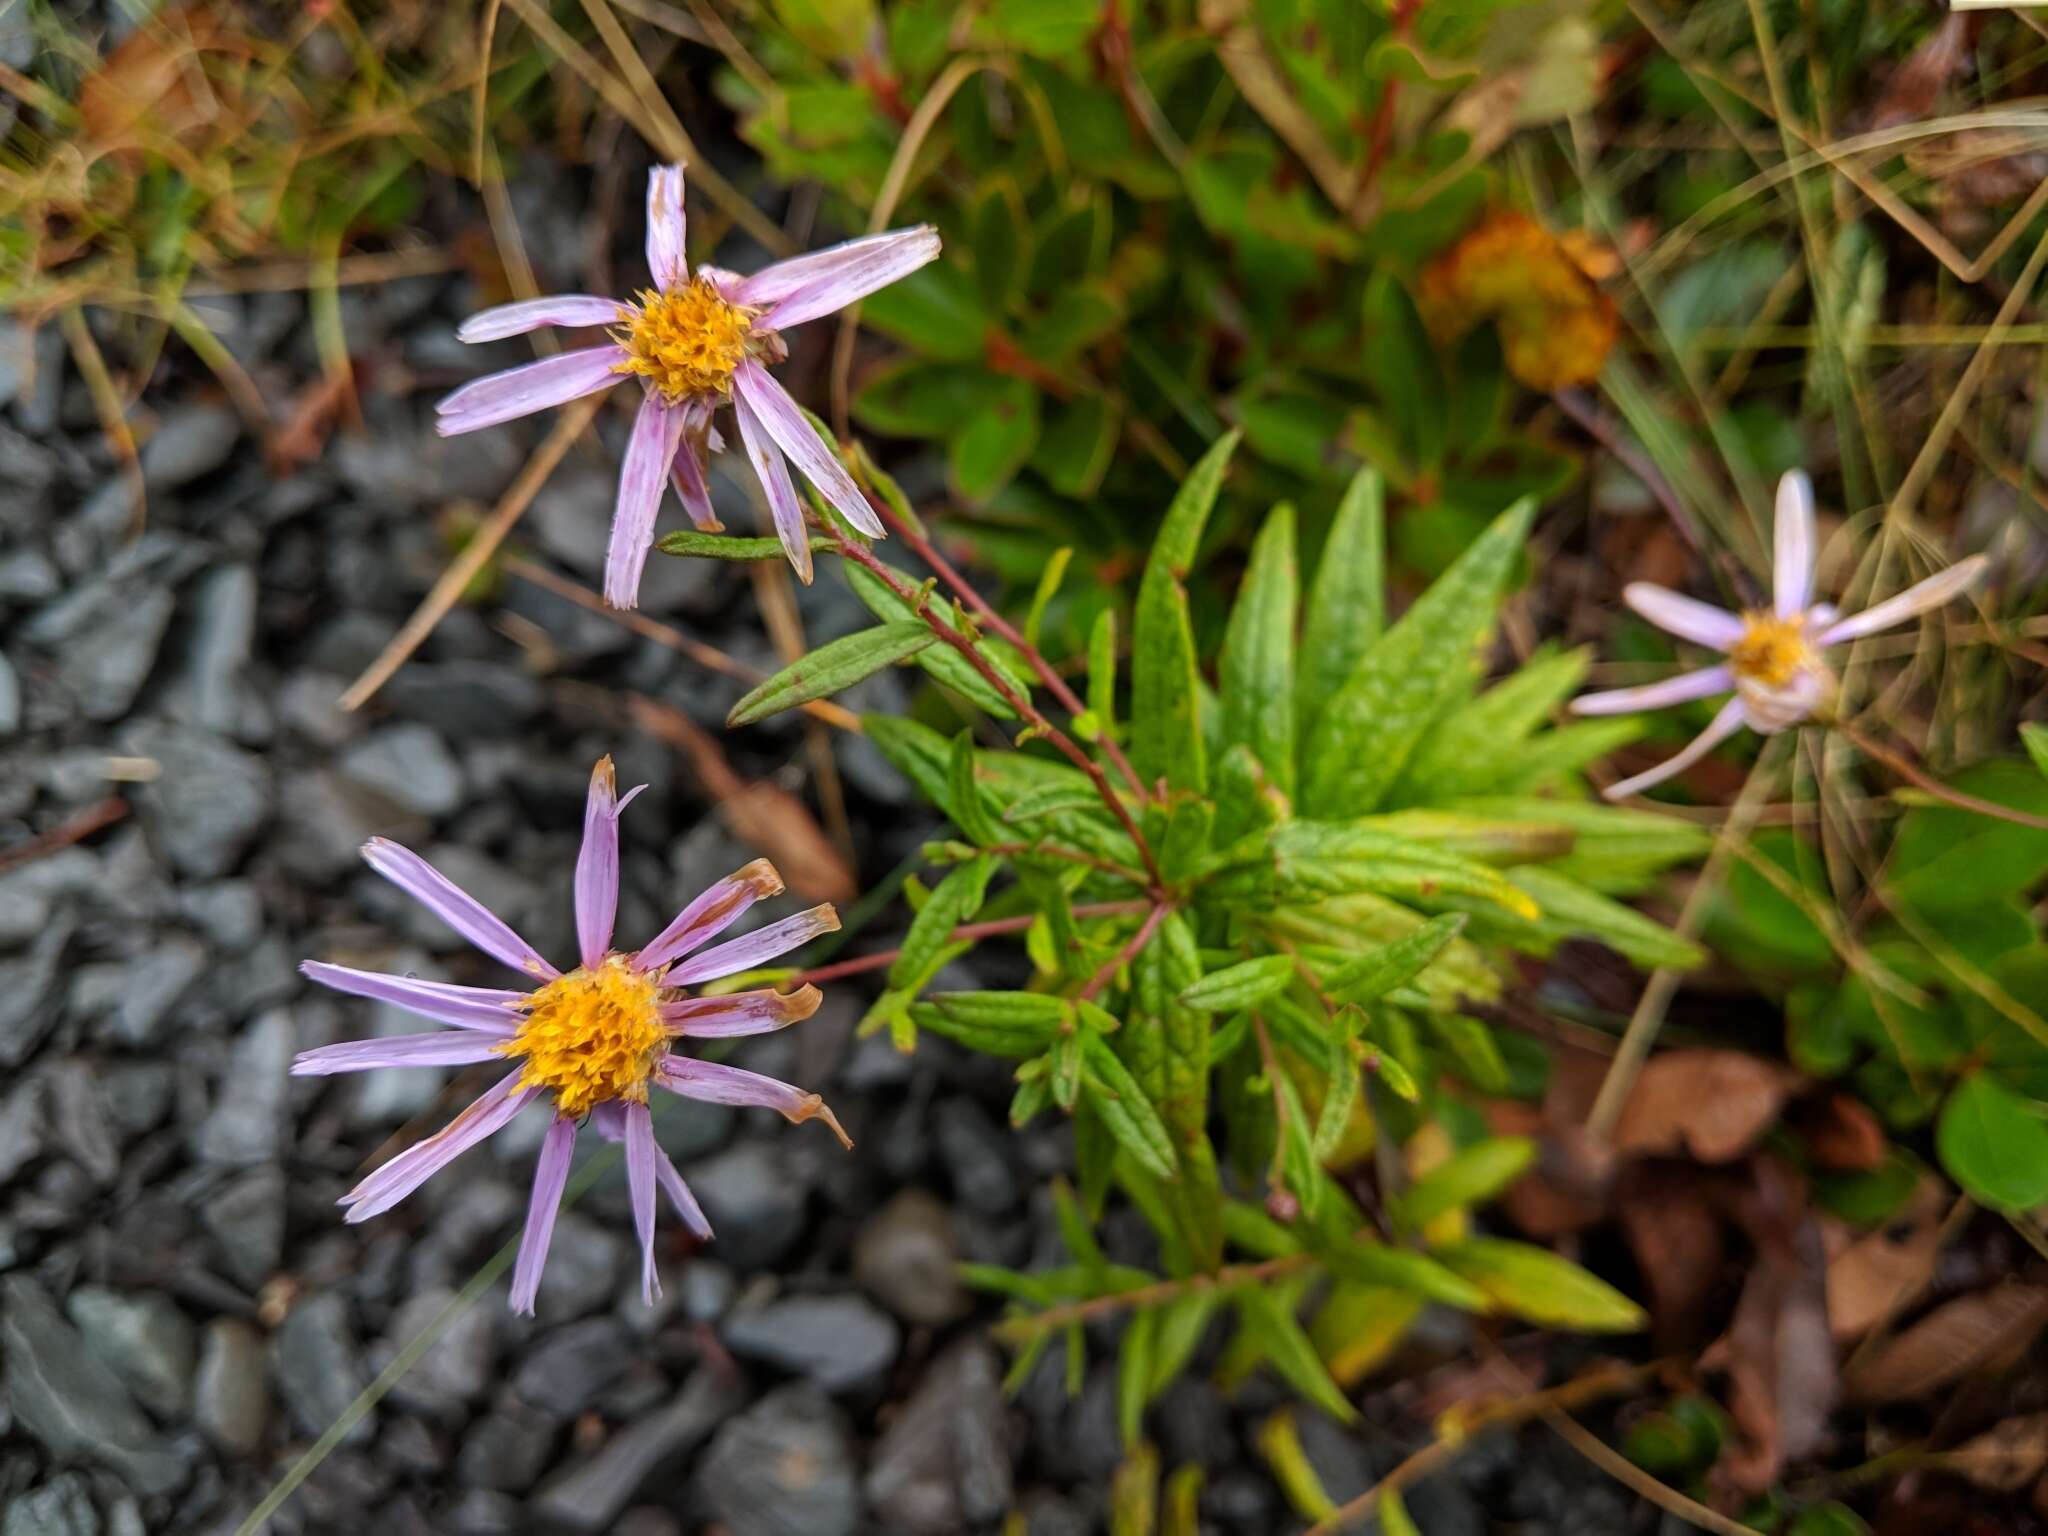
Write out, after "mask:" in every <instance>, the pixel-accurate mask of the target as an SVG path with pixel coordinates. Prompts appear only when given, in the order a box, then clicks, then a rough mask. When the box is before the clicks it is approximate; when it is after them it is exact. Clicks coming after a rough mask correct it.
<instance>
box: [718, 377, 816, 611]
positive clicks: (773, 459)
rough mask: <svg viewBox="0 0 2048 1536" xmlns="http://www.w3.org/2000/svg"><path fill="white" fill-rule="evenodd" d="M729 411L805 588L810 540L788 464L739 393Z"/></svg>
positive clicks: (786, 551)
mask: <svg viewBox="0 0 2048 1536" xmlns="http://www.w3.org/2000/svg"><path fill="white" fill-rule="evenodd" d="M732 412H733V415H734V416H736V417H737V418H738V419H739V424H740V446H741V447H743V448H745V449H746V451H747V457H748V459H750V460H751V461H752V462H753V465H754V473H755V474H757V475H759V476H760V477H761V489H762V490H764V491H766V492H767V493H768V511H769V513H770V515H771V516H773V518H774V519H775V536H776V537H777V538H779V539H781V540H782V552H783V553H784V554H785V555H787V556H789V563H790V565H791V567H792V568H793V569H794V570H795V571H796V575H797V580H799V581H801V582H803V583H804V584H805V585H806V586H808V585H809V584H810V580H811V539H810V533H809V530H807V529H806V528H805V527H804V509H803V503H802V502H800V501H798V500H797V499H796V487H795V486H794V485H792V484H791V483H790V479H789V465H788V464H786V463H784V462H783V458H782V453H781V451H780V450H779V449H778V448H777V447H776V446H775V440H774V438H773V437H772V436H770V434H769V431H768V428H767V427H766V426H764V425H763V424H762V422H761V418H760V417H759V416H757V415H755V414H754V408H753V407H752V406H751V405H749V404H748V403H747V397H746V396H745V395H744V394H742V393H740V392H739V391H738V390H734V391H733V396H732Z"/></svg>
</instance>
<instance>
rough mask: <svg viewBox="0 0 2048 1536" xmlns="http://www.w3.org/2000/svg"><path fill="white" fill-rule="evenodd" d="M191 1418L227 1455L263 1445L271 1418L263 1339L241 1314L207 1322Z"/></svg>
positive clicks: (249, 1452) (223, 1453) (246, 1453)
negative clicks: (240, 1316)
mask: <svg viewBox="0 0 2048 1536" xmlns="http://www.w3.org/2000/svg"><path fill="white" fill-rule="evenodd" d="M192 1418H193V1420H194V1422H196V1423H197V1424H198V1426H199V1430H200V1433H201V1434H203V1435H205V1436H206V1438H207V1439H208V1440H209V1441H211V1442H212V1443H213V1446H214V1449H216V1450H218V1451H219V1452H220V1453H221V1454H222V1455H224V1456H234V1457H240V1456H248V1455H250V1454H252V1453H253V1452H254V1451H255V1450H256V1448H257V1447H258V1446H259V1445H261V1444H262V1443H263V1430H264V1427H265V1426H266V1425H267V1424H268V1423H269V1422H270V1383H269V1381H268V1380H267V1379H266V1377H265V1374H264V1369H263V1339H262V1337H261V1336H260V1335H259V1334H258V1333H257V1332H256V1330H255V1329H254V1328H251V1327H250V1326H249V1325H248V1324H247V1323H245V1322H242V1321H241V1320H240V1319H238V1318H232V1317H217V1318H215V1319H214V1320H213V1321H212V1322H210V1323H208V1324H207V1325H206V1335H205V1338H204V1340H203V1342H202V1343H201V1345H200V1349H199V1369H198V1372H197V1373H196V1374H195V1375H194V1376H193V1379H192Z"/></svg>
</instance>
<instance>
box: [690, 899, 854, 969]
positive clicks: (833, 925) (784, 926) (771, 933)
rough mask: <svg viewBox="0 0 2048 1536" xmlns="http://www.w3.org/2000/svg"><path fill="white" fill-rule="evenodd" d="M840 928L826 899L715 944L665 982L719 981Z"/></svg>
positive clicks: (835, 913)
mask: <svg viewBox="0 0 2048 1536" xmlns="http://www.w3.org/2000/svg"><path fill="white" fill-rule="evenodd" d="M838 929H839V914H838V913H837V912H835V911H833V910H832V904H831V903H830V902H826V903H824V904H823V905H820V906H815V907H812V908H811V909H810V911H808V912H799V913H797V915H796V916H795V917H785V918H784V919H782V921H781V922H779V923H770V924H769V925H768V926H767V927H765V928H756V929H755V930H754V931H753V932H752V933H747V934H742V935H740V937H738V938H736V939H727V940H726V941H725V942H724V943H723V944H718V945H714V946H713V947H712V948H710V949H707V950H705V951H704V953H703V954H701V955H697V956H695V957H694V958H692V959H689V960H685V961H684V962H683V963H682V964H680V965H678V966H676V967H675V968H674V969H673V970H671V971H670V972H669V973H668V976H667V978H666V984H667V985H669V986H671V987H687V986H689V985H690V984H692V983H693V982H699V981H716V980H717V979H718V978H719V977H721V976H731V975H733V974H735V973H736V972H739V971H750V970H752V969H753V968H754V967H755V966H757V965H761V964H763V963H765V962H767V961H769V960H773V959H774V958H775V957H776V956H777V955H786V954H788V953H789V952H790V951H791V950H792V949H795V948H796V947H797V946H799V945H801V944H808V943H809V942H810V941H811V940H812V939H815V938H816V937H817V936H818V935H819V934H821V933H836V932H837V931H838Z"/></svg>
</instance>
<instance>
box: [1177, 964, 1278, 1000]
mask: <svg viewBox="0 0 2048 1536" xmlns="http://www.w3.org/2000/svg"><path fill="white" fill-rule="evenodd" d="M1293 976H1294V962H1293V961H1292V960H1290V959H1288V958H1287V956H1285V955H1260V956H1258V957H1257V958H1255V959H1251V960H1242V961H1239V962H1238V963H1237V964H1236V965H1229V966H1225V967H1224V968H1223V969H1222V970H1220V971H1211V972H1210V973H1209V974H1208V975H1206V976H1204V977H1203V978H1202V979H1201V980H1200V981H1198V982H1196V983H1195V984H1194V985H1193V986H1191V987H1188V988H1186V989H1185V990H1184V991H1182V993H1181V994H1180V1000H1181V1002H1182V1003H1184V1004H1185V1005H1187V1006H1188V1007H1190V1008H1199V1009H1201V1010H1202V1012H1204V1013H1235V1012H1237V1011H1238V1010H1239V1009H1241V1008H1252V1007H1256V1006H1257V1005H1258V1004H1260V1003H1262V1002H1264V1001H1265V1000H1266V999H1267V998H1269V997H1271V996H1272V995H1273V994H1274V993H1275V992H1278V991H1281V990H1282V989H1283V988H1285V987H1286V985H1287V983H1288V982H1289V981H1290V980H1292V979H1293Z"/></svg>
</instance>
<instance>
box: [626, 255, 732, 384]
mask: <svg viewBox="0 0 2048 1536" xmlns="http://www.w3.org/2000/svg"><path fill="white" fill-rule="evenodd" d="M639 302H640V308H639V310H638V311H637V312H636V313H629V314H626V315H624V316H622V323H621V324H620V326H619V328H618V329H617V330H615V331H614V332H612V339H613V340H614V341H616V342H618V344H619V345H620V346H622V347H624V348H625V349H626V358H625V361H624V362H621V363H620V364H619V365H618V371H619V372H620V373H637V374H639V375H640V376H641V377H642V378H644V379H646V380H647V382H648V383H650V384H652V385H653V386H654V387H655V389H657V390H659V391H660V392H661V395H662V398H663V399H665V400H667V401H668V403H669V404H670V405H678V404H680V403H681V402H683V401H684V400H687V399H689V398H690V397H692V396H693V395H721V396H722V395H724V394H726V393H728V392H729V391H730V390H731V388H732V374H733V370H734V369H735V368H737V367H739V365H740V364H741V363H742V362H744V361H746V357H747V343H748V342H749V341H750V340H751V339H752V336H753V330H754V315H755V313H756V312H755V311H754V310H751V309H748V308H747V307H745V306H744V305H740V304H732V303H728V302H727V301H726V300H725V299H723V298H721V297H720V296H719V292H718V290H717V289H716V288H714V287H713V286H712V285H711V281H710V279H709V278H705V277H693V278H691V279H690V280H689V281H688V282H687V283H684V284H683V285H682V286H681V287H680V288H671V289H670V290H669V291H668V292H666V293H652V292H649V293H643V294H641V295H640V301H639Z"/></svg>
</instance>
